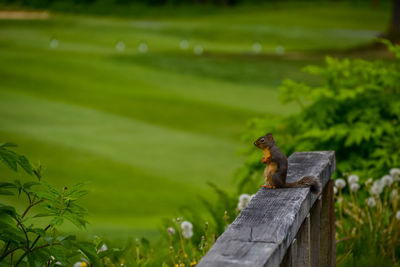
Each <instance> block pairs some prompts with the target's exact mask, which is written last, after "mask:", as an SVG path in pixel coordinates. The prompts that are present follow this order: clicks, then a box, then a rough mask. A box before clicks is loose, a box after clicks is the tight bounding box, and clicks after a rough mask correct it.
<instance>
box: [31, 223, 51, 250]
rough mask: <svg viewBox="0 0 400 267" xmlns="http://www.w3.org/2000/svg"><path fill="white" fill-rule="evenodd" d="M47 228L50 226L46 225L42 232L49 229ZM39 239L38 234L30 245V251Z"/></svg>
mask: <svg viewBox="0 0 400 267" xmlns="http://www.w3.org/2000/svg"><path fill="white" fill-rule="evenodd" d="M49 228H50V224H49V225H47V226H46V228H44V231H45V232H46V231H47V229H49ZM40 237H41V235H40V234H39V235H38V236H37V237H36V239H35V241H33V243H32V245H31V249H33V247H34V246H35V245H36V242H38V240H39V238H40Z"/></svg>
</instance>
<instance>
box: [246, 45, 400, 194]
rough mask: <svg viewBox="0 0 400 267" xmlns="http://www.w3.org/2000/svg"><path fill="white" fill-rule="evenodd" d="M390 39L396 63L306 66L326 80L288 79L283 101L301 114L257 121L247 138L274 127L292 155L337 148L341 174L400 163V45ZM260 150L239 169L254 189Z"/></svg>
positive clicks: (377, 170) (379, 170)
mask: <svg viewBox="0 0 400 267" xmlns="http://www.w3.org/2000/svg"><path fill="white" fill-rule="evenodd" d="M384 42H385V43H386V44H387V45H388V46H389V49H390V50H391V51H392V52H394V53H395V56H396V57H395V59H394V60H392V61H381V60H376V61H367V60H362V59H336V58H331V57H327V58H326V61H325V66H308V67H306V68H304V72H307V73H309V74H312V75H316V76H318V77H319V78H320V79H321V82H320V83H319V84H317V85H312V84H306V83H299V82H296V81H293V80H285V81H284V82H283V85H282V87H281V95H280V96H281V100H282V102H283V103H288V102H296V103H298V104H299V106H300V108H301V111H300V113H298V114H295V115H291V116H288V117H285V118H276V117H267V118H258V119H254V120H252V121H251V122H250V126H249V132H248V133H247V135H246V136H245V139H246V140H248V141H249V142H250V141H253V140H255V138H256V137H259V136H260V135H263V134H265V132H266V131H268V132H273V133H275V136H276V139H277V143H278V144H279V146H280V147H281V148H282V149H283V151H284V152H285V153H286V154H287V155H290V154H291V153H293V152H294V151H307V150H334V151H335V152H336V157H337V162H338V166H337V169H338V171H339V173H344V172H348V171H350V170H355V171H358V172H360V173H361V172H362V173H364V174H365V177H368V176H370V175H372V176H374V175H375V176H377V175H382V174H383V173H385V172H387V171H388V170H389V168H390V167H391V166H397V165H400V60H399V59H400V46H393V45H391V44H390V43H389V42H387V41H384ZM258 152H259V151H257V150H256V149H253V150H251V151H250V152H249V158H248V161H247V162H246V164H245V166H244V167H243V168H242V169H241V170H240V171H239V177H240V179H241V183H240V186H241V187H244V188H245V189H244V190H248V188H253V187H254V184H255V183H256V181H255V176H254V174H255V173H257V175H258V173H259V171H261V169H262V167H263V166H262V164H261V163H260V162H259V153H258ZM257 177H258V176H257ZM246 188H247V189H246Z"/></svg>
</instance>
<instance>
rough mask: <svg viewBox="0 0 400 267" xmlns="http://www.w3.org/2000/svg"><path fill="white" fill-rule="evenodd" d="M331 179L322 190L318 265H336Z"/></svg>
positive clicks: (325, 266) (329, 266) (330, 266)
mask: <svg viewBox="0 0 400 267" xmlns="http://www.w3.org/2000/svg"><path fill="white" fill-rule="evenodd" d="M333 195H334V193H333V181H332V180H330V181H329V182H328V184H327V185H326V186H325V188H324V190H323V192H322V208H321V226H320V227H321V231H320V235H321V236H320V244H321V247H320V257H319V266H321V267H334V266H336V258H335V255H336V239H335V203H334V199H333Z"/></svg>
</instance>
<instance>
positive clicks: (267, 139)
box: [254, 133, 275, 150]
mask: <svg viewBox="0 0 400 267" xmlns="http://www.w3.org/2000/svg"><path fill="white" fill-rule="evenodd" d="M254 145H255V146H256V147H258V148H259V149H262V150H264V149H266V148H271V147H272V146H273V145H275V140H274V137H273V136H272V133H267V134H266V135H264V136H261V137H260V138H258V139H257V140H256V141H255V142H254Z"/></svg>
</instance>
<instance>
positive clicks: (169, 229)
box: [167, 227, 175, 235]
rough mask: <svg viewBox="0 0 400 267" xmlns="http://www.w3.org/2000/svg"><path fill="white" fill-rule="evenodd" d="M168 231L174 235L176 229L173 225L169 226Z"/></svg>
mask: <svg viewBox="0 0 400 267" xmlns="http://www.w3.org/2000/svg"><path fill="white" fill-rule="evenodd" d="M167 232H168V234H169V235H174V234H175V229H174V228H172V227H168V228H167Z"/></svg>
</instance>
